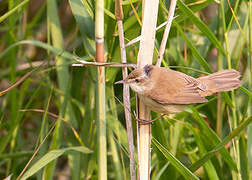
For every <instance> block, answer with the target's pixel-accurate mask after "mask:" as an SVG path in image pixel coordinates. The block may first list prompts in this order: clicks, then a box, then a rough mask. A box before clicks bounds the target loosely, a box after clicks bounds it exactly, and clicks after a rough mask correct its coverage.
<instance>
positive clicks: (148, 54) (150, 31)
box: [137, 0, 159, 180]
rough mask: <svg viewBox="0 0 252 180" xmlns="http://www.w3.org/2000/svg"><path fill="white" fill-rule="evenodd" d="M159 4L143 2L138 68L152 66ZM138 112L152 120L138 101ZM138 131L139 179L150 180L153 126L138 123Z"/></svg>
mask: <svg viewBox="0 0 252 180" xmlns="http://www.w3.org/2000/svg"><path fill="white" fill-rule="evenodd" d="M158 3H159V1H158V0H153V1H144V2H143V7H144V8H143V9H144V12H143V13H142V14H143V25H142V31H141V40H140V47H139V53H138V59H137V67H139V68H141V67H143V66H145V65H146V64H152V58H153V51H154V41H155V34H156V24H157V14H158ZM149 17H151V18H149ZM137 112H138V114H137V115H138V118H139V119H144V120H150V110H149V109H148V108H147V107H146V106H145V105H144V104H143V103H142V102H141V101H138V111H137ZM137 130H138V132H137V154H138V179H140V180H146V179H150V167H151V165H150V160H151V154H150V145H151V124H146V125H143V124H139V123H137Z"/></svg>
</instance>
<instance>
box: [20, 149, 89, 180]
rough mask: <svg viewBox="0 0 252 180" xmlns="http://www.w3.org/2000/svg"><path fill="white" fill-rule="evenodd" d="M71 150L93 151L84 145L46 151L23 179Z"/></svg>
mask: <svg viewBox="0 0 252 180" xmlns="http://www.w3.org/2000/svg"><path fill="white" fill-rule="evenodd" d="M70 151H77V152H81V153H84V154H88V153H91V152H92V151H91V150H89V149H88V148H86V147H83V146H76V147H69V148H64V149H56V150H52V151H50V152H48V153H46V154H45V155H44V156H43V157H42V158H40V159H39V160H38V161H37V162H36V163H34V164H33V165H32V166H31V167H30V169H28V170H27V171H26V173H24V175H23V176H22V178H21V180H25V179H27V178H29V177H31V176H32V175H34V174H35V173H36V172H38V171H39V170H40V169H41V168H43V167H45V166H46V165H47V164H48V163H50V162H52V161H53V160H55V159H57V158H58V157H59V156H61V155H63V154H64V153H69V152H70Z"/></svg>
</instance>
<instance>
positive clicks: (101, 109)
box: [95, 0, 107, 180]
mask: <svg viewBox="0 0 252 180" xmlns="http://www.w3.org/2000/svg"><path fill="white" fill-rule="evenodd" d="M95 11H96V12H95V40H96V61H97V62H105V59H104V1H103V0H96V3H95ZM97 76H98V77H97V80H98V82H97V86H98V87H97V93H98V96H97V97H98V98H97V130H98V133H97V135H98V179H99V180H106V179H107V139H106V110H105V106H106V104H105V103H106V101H105V99H106V98H105V68H104V67H97Z"/></svg>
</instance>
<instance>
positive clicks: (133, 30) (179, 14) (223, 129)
mask: <svg viewBox="0 0 252 180" xmlns="http://www.w3.org/2000/svg"><path fill="white" fill-rule="evenodd" d="M104 3H105V18H104V26H105V27H104V30H105V37H104V38H105V57H106V61H108V62H120V61H121V60H120V46H119V38H118V29H117V25H116V20H115V15H114V9H115V8H114V7H115V2H114V1H111V0H105V1H104ZM159 3H160V4H159V13H158V25H160V24H161V23H163V22H165V21H166V20H167V14H168V9H169V4H170V1H169V0H161V1H160V2H159ZM122 4H123V11H124V19H123V26H124V34H125V42H126V43H127V42H129V41H130V40H132V39H134V38H136V37H137V36H139V35H140V32H141V24H140V21H141V20H140V19H141V13H142V1H138V0H133V1H128V0H125V1H122ZM132 6H133V7H134V9H135V10H136V13H134V11H133V9H132ZM95 11H96V9H95V1H92V0H68V1H67V0H47V1H46V0H24V1H21V0H0V23H1V24H0V68H1V70H0V77H1V79H0V89H1V90H4V89H6V88H8V87H9V86H10V85H12V84H13V83H15V82H16V81H18V80H19V79H20V78H21V77H22V76H23V75H25V74H26V73H27V72H30V71H31V70H32V69H34V68H36V67H39V66H40V65H41V63H42V62H45V64H43V65H42V67H39V68H38V69H37V70H36V71H35V72H34V73H32V74H31V75H30V76H29V77H28V78H26V79H25V81H24V82H23V83H21V85H19V86H18V87H16V88H13V89H12V90H10V91H8V93H6V94H5V95H3V96H1V97H0V179H3V178H5V177H7V176H8V175H10V174H12V179H16V178H17V177H19V175H20V174H22V175H24V176H23V177H22V178H23V179H27V178H29V179H60V180H62V179H74V180H75V179H97V177H98V169H99V168H102V167H100V166H98V158H97V139H98V138H99V137H97V128H98V127H97V123H96V110H97V109H96V107H97V103H96V99H97V95H96V93H97V91H96V89H97V87H96V82H97V77H96V68H95V67H72V66H71V64H73V63H76V61H75V60H74V59H76V58H82V59H84V60H86V61H94V59H95V37H94V36H95V35H94V32H95V30H94V22H95V19H94V15H95ZM136 14H137V15H138V16H139V17H140V18H139V19H137V16H136ZM150 18H151V17H150ZM163 31H164V28H161V29H159V30H158V31H157V34H156V41H155V54H154V59H153V61H154V62H155V61H156V59H157V54H158V49H159V46H160V43H161V40H162V35H163ZM138 48H139V43H135V44H134V45H131V46H129V47H127V48H126V52H127V60H128V62H132V63H136V59H137V53H138ZM251 53H252V2H251V1H250V0H220V1H219V0H185V1H182V0H178V3H177V9H176V11H175V19H174V21H173V24H172V28H171V32H170V35H169V39H168V43H167V46H166V50H165V54H164V59H163V62H162V66H165V67H167V68H168V67H170V68H173V69H175V70H178V71H181V72H184V73H187V74H189V75H191V76H194V77H199V76H200V75H201V74H207V73H211V72H215V71H218V70H221V69H227V68H233V69H236V70H238V71H240V72H241V74H242V77H241V80H242V82H243V85H242V87H241V88H239V89H237V90H235V91H234V92H229V93H221V94H218V95H214V96H210V97H208V99H209V102H208V103H205V104H198V105H195V106H190V107H188V108H187V109H186V110H185V111H184V112H181V113H179V114H177V115H169V116H167V117H165V118H163V119H162V120H158V121H156V122H155V123H154V124H153V126H152V134H153V144H152V147H153V149H152V160H151V179H153V180H157V179H174V180H175V179H184V178H185V179H189V178H190V176H182V175H181V171H183V170H184V169H186V170H187V171H191V172H193V173H194V174H195V175H196V176H197V177H198V178H200V179H204V180H208V179H210V180H217V179H221V180H229V179H234V180H236V179H237V180H238V179H244V180H247V179H252V125H249V123H250V122H251V121H252V117H251V113H252V106H251V97H252V88H251V77H252V72H251V66H252V56H251ZM129 70H130V71H131V70H132V69H129ZM120 79H122V75H121V69H120V68H106V89H105V91H106V97H105V98H106V128H107V130H106V131H107V137H106V141H107V159H108V162H107V166H108V168H107V178H108V179H130V173H129V153H128V144H127V142H128V140H127V133H126V128H125V120H124V112H123V106H122V104H121V103H120V102H119V101H118V98H119V99H120V101H122V86H118V85H116V86H115V85H114V84H113V83H114V82H115V81H116V80H120ZM116 97H117V98H116ZM131 108H132V111H134V110H135V96H134V93H133V92H131ZM157 116H158V114H156V113H153V114H152V118H155V117H157ZM133 126H134V134H136V123H135V119H134V117H133ZM135 147H136V138H135ZM36 150H38V151H36ZM35 152H36V154H35ZM171 154H173V155H174V156H175V159H174V160H171V157H172V155H171ZM33 155H35V156H34V157H33ZM29 159H32V161H31V163H29V164H28V167H25V166H26V165H27V163H28V161H29ZM176 162H181V163H182V164H180V165H178V164H176ZM99 163H100V164H102V162H99ZM23 170H25V171H24V172H22V171H23ZM21 172H22V173H21ZM104 179H105V177H104Z"/></svg>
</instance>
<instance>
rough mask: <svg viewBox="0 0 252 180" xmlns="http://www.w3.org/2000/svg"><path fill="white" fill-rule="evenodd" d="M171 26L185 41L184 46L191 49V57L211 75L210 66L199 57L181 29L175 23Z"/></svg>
mask: <svg viewBox="0 0 252 180" xmlns="http://www.w3.org/2000/svg"><path fill="white" fill-rule="evenodd" d="M173 24H174V25H175V26H176V27H177V30H178V31H179V33H180V34H181V35H182V36H183V38H184V39H185V41H186V44H187V45H188V47H189V48H190V49H191V51H192V53H193V55H194V56H195V57H196V59H197V60H198V63H199V64H200V65H201V66H202V67H203V68H204V70H205V71H207V72H209V73H212V70H211V68H210V66H209V65H208V63H207V62H206V60H205V59H204V58H203V57H202V56H201V55H200V53H199V52H198V50H197V48H196V47H195V46H194V45H193V44H192V42H191V40H189V38H188V37H187V36H186V35H185V33H184V31H183V30H182V28H181V27H180V25H179V24H177V23H176V22H175V21H174V22H173Z"/></svg>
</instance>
